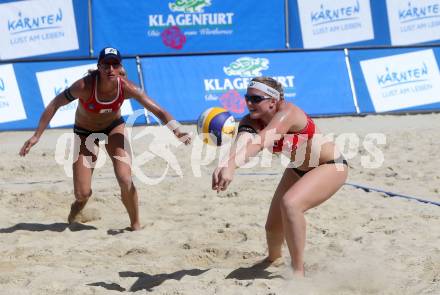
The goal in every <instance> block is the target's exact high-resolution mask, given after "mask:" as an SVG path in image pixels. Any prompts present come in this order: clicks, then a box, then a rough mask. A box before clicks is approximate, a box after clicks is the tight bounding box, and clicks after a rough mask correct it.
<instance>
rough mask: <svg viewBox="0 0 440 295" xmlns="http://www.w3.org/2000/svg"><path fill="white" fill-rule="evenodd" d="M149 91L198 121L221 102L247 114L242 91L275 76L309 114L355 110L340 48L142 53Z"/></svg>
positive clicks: (235, 112) (178, 114) (179, 113)
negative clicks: (255, 81)
mask: <svg viewBox="0 0 440 295" xmlns="http://www.w3.org/2000/svg"><path fill="white" fill-rule="evenodd" d="M141 61H142V70H143V76H144V81H145V82H144V83H145V87H146V89H147V91H148V94H149V95H150V96H151V97H152V98H153V99H155V100H157V101H158V102H159V104H161V105H162V106H163V107H165V108H166V109H167V110H169V111H170V112H171V113H172V114H173V115H174V116H176V118H177V119H179V120H182V121H190V122H194V121H195V120H197V118H198V116H199V115H200V114H201V113H202V112H203V111H204V110H206V109H207V108H209V107H212V106H222V107H224V108H226V109H228V110H229V111H230V112H231V113H232V114H233V115H234V116H235V117H242V116H244V115H245V114H246V113H247V108H246V103H245V101H244V98H243V95H244V93H245V91H246V88H247V84H248V83H249V81H250V80H251V79H252V78H253V77H256V76H271V77H273V78H275V79H276V80H278V81H279V82H280V83H281V84H282V85H283V86H284V91H285V94H284V96H285V99H286V100H288V101H291V102H293V103H294V104H296V105H298V106H299V107H301V108H303V109H304V111H306V112H307V113H308V114H310V115H337V114H353V113H355V112H356V110H355V107H354V103H353V99H352V93H351V88H350V83H349V78H348V74H347V68H346V64H345V60H344V53H343V52H342V51H338V52H336V51H326V52H296V53H273V54H249V55H216V56H189V57H185V58H182V57H159V58H143V59H142V60H141Z"/></svg>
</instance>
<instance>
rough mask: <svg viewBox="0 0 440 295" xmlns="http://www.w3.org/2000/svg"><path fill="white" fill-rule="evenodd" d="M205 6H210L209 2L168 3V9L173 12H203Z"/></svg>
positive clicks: (186, 1)
mask: <svg viewBox="0 0 440 295" xmlns="http://www.w3.org/2000/svg"><path fill="white" fill-rule="evenodd" d="M206 6H211V0H176V1H175V2H174V3H168V7H169V8H170V10H171V11H174V12H176V11H182V12H190V13H193V12H204V11H203V8H204V7H206Z"/></svg>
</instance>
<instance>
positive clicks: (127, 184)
mask: <svg viewBox="0 0 440 295" xmlns="http://www.w3.org/2000/svg"><path fill="white" fill-rule="evenodd" d="M116 178H117V180H118V183H119V186H120V187H121V189H123V190H130V189H131V188H132V187H133V186H134V184H133V178H132V177H131V175H126V176H125V175H124V176H117V177H116Z"/></svg>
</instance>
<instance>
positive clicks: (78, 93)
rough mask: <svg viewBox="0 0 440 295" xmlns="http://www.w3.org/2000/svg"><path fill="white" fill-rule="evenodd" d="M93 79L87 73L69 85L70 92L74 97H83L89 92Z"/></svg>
mask: <svg viewBox="0 0 440 295" xmlns="http://www.w3.org/2000/svg"><path fill="white" fill-rule="evenodd" d="M93 79H94V78H93V77H92V75H87V76H85V77H83V78H80V79H78V80H76V81H75V82H73V84H72V85H71V86H70V92H71V93H72V95H74V96H75V97H79V98H85V97H86V96H88V95H89V94H90V91H91V89H92V84H93Z"/></svg>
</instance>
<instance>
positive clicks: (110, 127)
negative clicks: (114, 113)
mask: <svg viewBox="0 0 440 295" xmlns="http://www.w3.org/2000/svg"><path fill="white" fill-rule="evenodd" d="M123 123H125V121H124V118H122V117H119V118H118V119H116V120H114V121H113V122H111V123H110V125H108V127H107V128H105V129H102V130H99V131H90V130H87V129H84V128H82V127H79V126H77V125H73V133H75V134H77V135H79V136H85V137H88V136H89V135H90V134H93V133H104V134H105V135H107V136H108V135H109V134H110V132H111V131H112V130H113V129H114V128H115V127H117V126H119V125H121V124H123Z"/></svg>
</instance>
